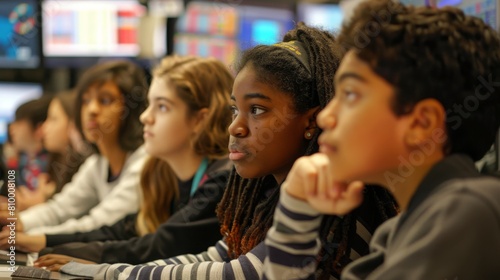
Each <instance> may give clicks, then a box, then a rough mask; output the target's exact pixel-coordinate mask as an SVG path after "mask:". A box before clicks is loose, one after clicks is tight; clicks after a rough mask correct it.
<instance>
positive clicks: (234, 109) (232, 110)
mask: <svg viewBox="0 0 500 280" xmlns="http://www.w3.org/2000/svg"><path fill="white" fill-rule="evenodd" d="M229 110H231V115H233V118H235V117H236V116H238V114H239V113H240V111H238V108H236V106H234V105H231V106H230V107H229Z"/></svg>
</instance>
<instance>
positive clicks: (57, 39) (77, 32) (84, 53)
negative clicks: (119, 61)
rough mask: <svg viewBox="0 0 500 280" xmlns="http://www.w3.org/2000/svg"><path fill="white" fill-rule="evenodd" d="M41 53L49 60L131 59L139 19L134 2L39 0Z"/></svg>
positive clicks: (139, 8) (139, 7)
mask: <svg viewBox="0 0 500 280" xmlns="http://www.w3.org/2000/svg"><path fill="white" fill-rule="evenodd" d="M42 9H43V12H44V17H43V53H44V55H45V56H46V57H47V58H51V57H135V56H136V55H137V54H138V53H139V46H138V42H137V37H138V34H137V33H138V26H139V20H140V17H141V16H142V15H143V14H145V12H146V8H145V7H144V6H142V5H140V4H139V3H138V2H137V1H135V0H43V2H42Z"/></svg>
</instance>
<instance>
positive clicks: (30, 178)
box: [9, 95, 52, 191]
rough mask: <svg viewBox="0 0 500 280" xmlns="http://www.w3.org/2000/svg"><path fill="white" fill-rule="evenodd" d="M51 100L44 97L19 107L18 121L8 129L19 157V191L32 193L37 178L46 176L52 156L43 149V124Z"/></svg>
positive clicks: (36, 183) (35, 186)
mask: <svg viewBox="0 0 500 280" xmlns="http://www.w3.org/2000/svg"><path fill="white" fill-rule="evenodd" d="M51 99H52V97H51V96H50V95H44V96H42V97H41V98H39V99H36V100H31V101H28V102H26V103H24V104H22V105H21V106H19V107H18V108H17V110H16V113H15V120H14V122H12V124H11V125H10V127H9V134H10V135H9V136H10V137H11V139H10V140H11V143H12V147H13V148H14V149H15V151H16V152H17V154H18V160H17V167H16V168H15V170H16V187H17V188H19V187H26V188H27V189H28V190H30V191H33V190H35V189H36V188H37V185H38V176H39V175H40V174H42V173H45V172H47V166H48V160H49V153H48V152H47V151H46V150H45V149H44V148H43V143H42V139H43V131H42V124H43V122H44V121H45V119H46V118H47V111H48V108H49V104H50V101H51Z"/></svg>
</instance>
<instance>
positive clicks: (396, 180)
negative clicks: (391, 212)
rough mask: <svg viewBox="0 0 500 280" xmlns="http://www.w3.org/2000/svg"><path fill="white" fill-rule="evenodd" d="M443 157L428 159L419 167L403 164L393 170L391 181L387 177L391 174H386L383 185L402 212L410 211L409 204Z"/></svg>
mask: <svg viewBox="0 0 500 280" xmlns="http://www.w3.org/2000/svg"><path fill="white" fill-rule="evenodd" d="M443 157H444V156H443V155H441V154H436V155H431V156H428V157H426V159H425V160H424V162H423V163H422V164H419V165H411V164H410V163H409V162H411V161H406V163H407V164H406V163H404V164H403V163H401V164H400V165H399V167H398V169H397V170H393V171H392V172H389V173H390V175H391V176H390V179H389V177H388V176H387V175H388V174H389V173H386V174H385V178H384V183H383V184H382V185H384V186H386V187H387V189H389V191H390V192H391V193H392V195H393V196H394V198H395V199H396V201H397V202H398V205H399V207H400V208H401V211H406V210H407V209H408V204H409V203H410V201H411V199H412V197H413V195H414V194H415V192H416V191H417V189H418V187H419V186H420V183H421V182H422V180H423V179H424V178H425V176H427V174H428V173H429V171H430V169H431V168H432V167H433V166H434V165H435V164H436V163H437V162H438V161H440V160H441V159H443Z"/></svg>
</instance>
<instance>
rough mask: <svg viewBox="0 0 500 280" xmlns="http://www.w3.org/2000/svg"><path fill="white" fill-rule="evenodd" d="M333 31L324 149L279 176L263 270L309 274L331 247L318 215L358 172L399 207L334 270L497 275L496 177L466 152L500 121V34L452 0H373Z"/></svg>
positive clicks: (352, 195)
mask: <svg viewBox="0 0 500 280" xmlns="http://www.w3.org/2000/svg"><path fill="white" fill-rule="evenodd" d="M339 40H340V41H341V43H342V44H343V46H345V47H346V48H347V50H348V52H347V54H346V56H345V57H344V60H343V61H342V63H341V65H340V67H339V69H338V71H337V73H336V75H335V84H336V95H335V97H334V99H333V100H332V101H331V102H330V103H329V105H328V106H327V107H326V108H325V109H324V110H323V111H322V112H321V113H320V114H319V116H318V125H319V126H320V127H321V128H322V129H323V133H322V135H321V136H320V137H319V140H318V142H319V144H320V153H318V154H315V155H312V156H308V157H303V158H300V159H299V160H297V161H296V162H295V165H294V167H293V168H292V170H291V171H290V173H289V175H288V177H287V179H286V181H285V182H284V183H283V185H282V190H281V197H280V204H279V205H278V207H277V208H276V213H275V218H274V225H273V227H272V228H271V229H270V230H269V232H268V235H267V238H266V245H267V250H268V251H267V254H268V255H267V258H266V261H265V277H267V278H272V279H285V278H286V279H292V278H301V279H304V278H313V277H314V270H315V266H316V263H317V258H316V255H317V252H318V251H319V250H320V249H321V247H324V246H329V247H333V248H335V244H333V246H331V245H332V244H323V245H322V244H321V243H320V242H319V241H318V240H319V239H318V228H319V227H320V222H321V215H322V214H336V215H344V214H347V213H349V212H350V211H352V210H353V209H355V208H356V207H358V206H359V205H360V203H361V200H362V192H363V184H361V183H360V182H359V181H361V182H363V183H376V184H380V185H383V186H385V187H386V188H387V189H388V190H389V191H390V192H391V193H392V194H393V195H394V197H395V199H396V200H397V202H398V204H399V206H400V208H401V214H400V215H398V216H397V217H395V218H393V219H390V220H389V221H387V222H385V223H384V224H383V225H381V226H380V227H379V228H378V229H377V231H376V233H375V234H374V236H373V238H372V240H371V244H370V248H371V250H370V253H369V254H368V255H367V256H365V257H362V258H360V259H358V260H356V261H354V262H353V263H351V264H350V265H348V266H347V267H346V268H344V269H343V271H342V279H349V280H350V279H384V280H385V279H498V277H499V276H500V266H498V260H499V259H500V180H498V179H495V178H492V177H486V176H483V175H481V174H479V172H478V171H477V170H476V168H475V166H474V161H476V160H478V159H480V158H481V157H482V156H483V155H484V154H485V153H486V151H487V150H488V149H489V148H490V146H491V145H492V143H493V141H494V139H495V135H496V132H497V131H498V129H499V126H500V93H499V85H500V82H497V81H500V38H499V35H498V34H497V33H496V32H495V31H494V30H493V29H492V28H490V27H489V26H487V25H486V24H485V23H484V22H483V21H481V20H480V19H478V18H474V17H471V16H466V15H464V13H463V12H462V11H460V10H458V9H456V8H452V7H447V8H443V9H429V8H414V7H406V6H404V5H402V4H399V3H395V2H392V1H390V0H372V1H366V2H364V3H363V4H362V5H360V7H359V8H358V9H357V10H356V12H355V14H354V16H353V18H352V19H351V21H350V22H349V23H348V24H347V25H346V26H344V29H343V30H342V32H341V34H340V36H339ZM337 247H338V246H337ZM334 253H335V252H334ZM348 254H350V252H349V251H347V252H346V255H348Z"/></svg>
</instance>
